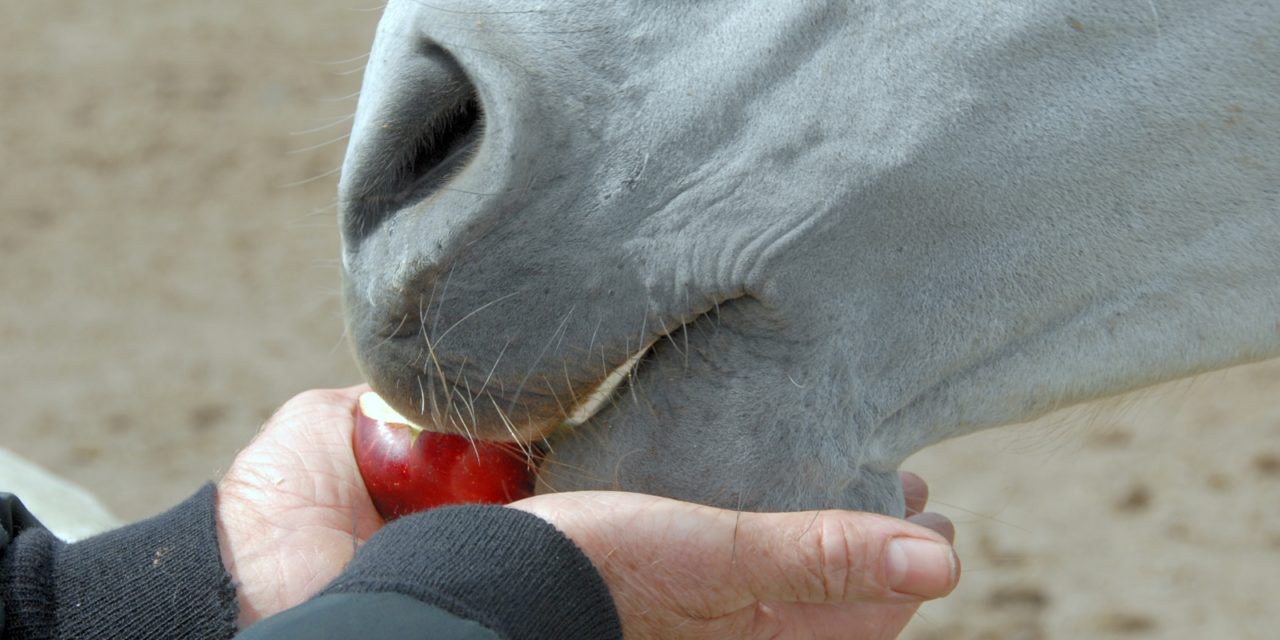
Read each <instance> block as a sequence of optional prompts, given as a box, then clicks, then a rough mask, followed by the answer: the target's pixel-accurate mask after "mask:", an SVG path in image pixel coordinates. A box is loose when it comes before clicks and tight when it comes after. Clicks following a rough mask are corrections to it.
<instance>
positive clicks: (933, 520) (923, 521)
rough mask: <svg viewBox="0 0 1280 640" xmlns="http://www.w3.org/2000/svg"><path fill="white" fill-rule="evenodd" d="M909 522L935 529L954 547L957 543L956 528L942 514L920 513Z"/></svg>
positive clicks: (908, 520)
mask: <svg viewBox="0 0 1280 640" xmlns="http://www.w3.org/2000/svg"><path fill="white" fill-rule="evenodd" d="M907 522H910V523H912V524H918V525H920V526H922V527H925V528H926V529H933V530H934V531H937V532H938V534H939V535H941V536H942V537H944V538H946V539H947V542H950V543H951V544H953V545H954V544H955V543H956V526H955V525H954V524H951V520H949V519H947V517H946V516H944V515H942V514H941V513H932V512H927V513H918V514H916V515H913V516H911V517H909V518H907Z"/></svg>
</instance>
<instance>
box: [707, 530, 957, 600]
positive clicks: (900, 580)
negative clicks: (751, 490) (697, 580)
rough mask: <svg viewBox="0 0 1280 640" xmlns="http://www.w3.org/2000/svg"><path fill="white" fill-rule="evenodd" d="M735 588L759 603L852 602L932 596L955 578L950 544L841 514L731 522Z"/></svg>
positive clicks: (926, 532) (934, 536)
mask: <svg viewBox="0 0 1280 640" xmlns="http://www.w3.org/2000/svg"><path fill="white" fill-rule="evenodd" d="M734 541H735V542H734V544H735V547H736V557H737V558H739V559H740V561H738V562H737V563H736V567H735V568H736V569H737V570H736V571H734V572H733V573H732V575H731V577H732V578H736V579H739V580H741V581H742V583H743V584H741V585H740V586H741V587H742V588H745V589H746V590H747V591H748V592H749V593H751V594H752V595H753V596H755V597H756V599H758V600H760V601H762V602H808V603H815V604H816V603H831V604H839V603H853V602H860V601H882V602H884V601H887V602H893V601H909V600H916V599H919V598H938V597H942V596H944V595H946V594H948V593H950V592H951V590H952V589H953V588H955V584H956V581H957V580H958V578H959V561H958V560H957V558H956V555H955V551H954V550H953V549H952V547H951V545H950V544H949V543H948V542H947V541H946V540H945V539H944V538H943V537H942V536H941V535H938V534H937V533H936V532H934V531H931V530H928V529H925V528H922V527H917V526H915V525H912V524H910V523H907V522H904V521H902V520H897V519H894V518H887V517H883V516H877V515H873V514H866V513H855V512H849V511H820V512H817V513H813V512H810V513H788V514H751V513H744V514H741V515H740V517H738V518H737V523H736V534H735V538H734Z"/></svg>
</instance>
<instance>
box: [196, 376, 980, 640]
mask: <svg viewBox="0 0 1280 640" xmlns="http://www.w3.org/2000/svg"><path fill="white" fill-rule="evenodd" d="M367 390H368V387H367V386H364V385H361V386H357V387H352V388H348V389H341V390H326V391H308V392H306V393H303V394H300V395H298V396H296V397H295V398H293V399H292V400H290V401H289V402H287V403H286V404H285V405H284V406H283V407H281V409H280V410H279V411H277V412H276V414H275V415H274V416H272V418H271V419H270V420H268V421H267V423H266V425H265V426H264V427H263V428H262V430H261V432H260V433H259V434H258V436H257V437H256V438H255V439H254V440H253V442H251V443H250V444H249V446H247V447H246V448H245V449H244V450H243V451H241V452H240V454H239V455H238V456H237V457H236V460H235V461H234V462H233V463H232V465H231V468H230V469H229V470H228V471H227V473H226V475H225V476H224V477H223V479H222V481H221V482H219V485H218V498H217V499H218V504H217V512H216V514H217V515H216V517H217V526H218V539H219V542H220V546H221V551H222V558H223V563H224V565H225V566H226V568H227V570H228V572H229V573H230V574H231V576H232V578H233V579H234V580H235V581H236V589H237V594H238V598H239V604H240V625H241V627H247V626H249V625H250V624H252V623H253V622H255V621H257V620H259V619H261V618H264V617H267V616H270V615H273V614H275V613H278V612H280V611H283V610H285V609H288V608H290V607H293V606H295V605H298V604H301V603H302V602H303V601H305V600H306V599H308V598H309V597H311V596H312V595H314V594H315V593H316V592H318V591H319V590H320V589H321V588H323V587H324V586H325V585H326V584H328V583H329V582H330V581H331V580H332V579H333V578H334V577H336V576H337V575H338V574H339V573H340V572H341V571H342V569H343V567H345V566H346V564H347V563H348V562H349V561H350V560H351V558H352V557H353V556H354V553H355V550H356V548H357V546H359V545H360V544H363V543H364V541H365V540H367V539H368V538H369V537H370V536H372V535H373V534H374V533H375V532H376V531H377V530H378V529H379V528H381V527H382V525H383V524H384V522H383V520H382V518H381V517H380V516H378V514H377V511H376V510H375V509H374V507H373V504H372V502H371V500H370V499H369V496H368V493H367V492H366V491H365V487H364V482H363V480H362V479H361V478H360V473H359V470H358V468H357V467H356V464H355V459H354V456H353V453H352V448H351V438H352V431H353V429H354V419H353V408H354V406H355V403H356V400H357V398H358V397H359V395H360V393H362V392H364V391H367ZM903 480H904V489H905V492H906V495H907V509H908V513H909V514H918V513H919V512H920V511H921V510H923V508H924V504H925V501H926V499H927V488H926V487H925V485H924V482H923V481H922V480H920V479H919V478H918V477H916V476H914V475H912V474H904V475H903ZM512 506H514V507H516V508H521V509H524V510H526V511H530V512H532V513H534V514H536V515H539V516H541V517H543V518H544V519H547V520H549V521H551V522H552V523H553V524H554V525H556V526H557V527H559V528H560V529H561V530H562V531H564V532H566V533H567V534H569V536H570V537H571V538H573V539H574V541H575V542H576V543H577V544H578V545H579V546H580V547H582V548H583V549H584V550H585V551H586V552H587V555H588V556H589V557H590V558H591V559H592V561H593V562H594V563H595V564H596V566H597V567H598V568H599V569H600V571H601V573H602V574H603V575H604V576H605V579H606V581H607V582H608V583H609V587H610V589H611V591H612V593H613V595H614V598H615V600H616V601H617V605H618V608H619V611H620V613H621V614H622V616H623V624H624V628H625V629H626V631H627V634H628V637H635V638H646V637H662V638H723V637H734V638H751V637H756V636H755V635H752V634H764V635H763V636H762V637H775V636H774V635H771V634H768V633H767V632H768V630H769V629H770V628H778V629H785V633H783V634H782V635H778V636H776V637H790V636H789V635H788V634H791V633H793V632H794V633H802V632H804V631H805V630H811V631H813V634H814V635H816V636H817V637H841V638H890V637H893V636H894V635H896V634H897V632H898V631H900V630H901V628H902V627H903V626H905V624H906V623H907V621H909V619H910V616H911V615H912V613H913V612H914V611H915V609H916V608H917V606H918V604H919V602H920V601H921V599H922V598H921V597H919V596H926V597H938V596H941V595H945V593H946V592H948V591H950V589H951V588H952V586H953V585H954V582H955V579H954V577H952V576H950V575H949V574H948V572H947V571H946V568H947V567H948V566H949V565H947V562H946V560H948V559H950V557H951V556H949V555H948V556H946V557H945V558H944V559H942V560H939V559H938V558H934V560H935V564H938V565H939V566H941V567H942V569H938V567H937V566H935V567H934V568H933V572H932V573H931V572H930V570H928V569H921V567H920V566H918V565H917V564H915V563H912V565H911V570H910V571H908V572H907V573H906V574H905V579H904V580H903V581H901V582H898V583H896V586H897V589H898V591H904V590H905V591H907V592H914V593H916V594H917V596H911V595H903V594H901V593H894V592H893V591H892V590H891V589H890V588H889V587H888V586H886V585H887V580H888V572H887V569H886V568H885V567H886V566H887V565H886V564H885V563H886V562H887V555H888V554H887V551H886V548H885V546H884V545H886V544H887V541H888V540H889V539H890V538H891V537H893V536H895V535H899V536H904V537H908V538H915V539H924V540H931V541H933V542H938V541H940V540H942V539H943V536H945V537H946V538H950V537H951V536H952V535H953V533H952V530H951V528H950V523H949V522H947V521H946V520H945V519H943V518H941V516H937V515H935V514H922V515H916V516H914V517H913V519H914V520H918V521H919V522H920V523H922V524H924V525H925V526H929V527H933V528H935V529H937V530H938V531H939V532H941V535H939V533H933V532H930V531H928V530H926V529H923V528H921V527H917V526H913V525H910V524H907V523H905V522H903V521H901V520H896V519H891V518H885V517H881V516H875V515H870V514H860V513H850V512H834V511H830V512H820V513H817V514H815V513H812V512H810V513H793V514H747V513H744V514H737V513H735V512H730V511H723V510H719V509H711V508H709V507H701V506H698V505H693V504H689V503H682V502H676V501H673V500H667V499H662V498H655V497H650V496H641V495H637V494H627V493H604V492H586V493H574V494H554V495H547V496H538V497H535V498H530V499H528V500H525V501H521V502H518V503H515V504H514V505H512ZM726 527H728V528H726ZM726 545H727V546H726ZM877 545H878V546H877ZM947 548H948V549H949V547H947ZM820 552H824V553H825V554H826V555H825V556H823V555H819V553H820ZM948 553H949V551H948ZM748 559H749V560H751V562H747V560H748ZM735 560H736V562H735ZM877 563H878V564H877ZM858 567H868V568H873V567H879V568H877V569H873V570H870V571H867V572H865V574H864V573H863V572H859V571H856V569H857V568H858ZM842 572H843V573H842ZM957 572H958V569H957ZM939 574H940V575H941V577H939ZM824 576H825V579H828V580H835V581H834V582H830V581H829V582H827V583H825V584H824V583H823V582H822V580H823V579H824ZM815 580H816V582H815ZM828 589H831V590H832V591H830V592H828V591H827V590H828ZM821 603H825V604H821ZM735 605H736V608H735ZM833 629H838V630H839V634H838V635H835V636H825V635H822V634H823V633H825V632H826V631H829V630H833ZM738 630H742V633H737V631H738ZM804 637H812V636H811V635H806V636H804Z"/></svg>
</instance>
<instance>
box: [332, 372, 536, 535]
mask: <svg viewBox="0 0 1280 640" xmlns="http://www.w3.org/2000/svg"><path fill="white" fill-rule="evenodd" d="M354 445H355V454H356V464H357V465H358V466H359V467H360V475H361V476H362V477H364V484H365V488H366V489H368V491H369V497H370V498H372V499H373V504H374V506H375V507H377V509H378V513H380V514H382V517H383V518H385V519H387V520H393V519H395V518H398V517H400V516H403V515H407V514H410V513H415V512H417V511H423V510H426V509H430V508H432V507H438V506H441V505H446V504H464V503H489V504H506V503H508V502H514V501H516V500H520V499H521V498H527V497H529V496H530V495H533V481H534V475H533V474H534V471H535V468H534V465H533V462H532V461H531V460H530V459H529V457H528V456H527V455H525V453H524V452H523V451H521V449H520V447H519V446H518V445H516V444H515V443H512V442H495V441H491V440H470V439H468V438H466V437H465V436H461V435H457V434H452V433H438V432H434V431H430V430H426V429H421V428H419V427H416V426H414V425H412V424H411V423H410V422H409V421H408V420H406V419H405V418H404V417H403V416H401V415H400V414H399V413H396V411H395V410H394V409H392V408H391V407H390V406H388V405H387V403H386V402H385V401H384V400H383V399H382V398H381V397H379V396H378V394H376V393H372V392H370V393H365V394H363V395H361V396H360V400H359V402H358V403H357V407H356V430H355V437H354Z"/></svg>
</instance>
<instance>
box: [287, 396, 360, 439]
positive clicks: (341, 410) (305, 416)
mask: <svg viewBox="0 0 1280 640" xmlns="http://www.w3.org/2000/svg"><path fill="white" fill-rule="evenodd" d="M368 390H369V385H367V384H358V385H355V386H353V387H346V388H345V389H312V390H309V391H303V392H302V393H299V394H298V395H296V396H294V397H292V398H290V399H289V401H288V402H285V403H284V404H283V405H281V406H280V408H279V409H277V410H276V412H275V414H274V415H272V416H271V419H269V420H267V422H266V424H264V425H262V428H263V430H264V431H265V430H267V429H296V428H300V427H306V426H307V425H314V424H317V423H334V424H335V425H336V426H339V427H344V426H345V428H343V429H342V431H344V432H345V433H346V435H347V437H348V438H349V437H350V434H351V431H352V429H354V428H355V418H354V416H355V406H356V401H357V399H358V398H359V397H360V394H362V393H364V392H366V391H368Z"/></svg>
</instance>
